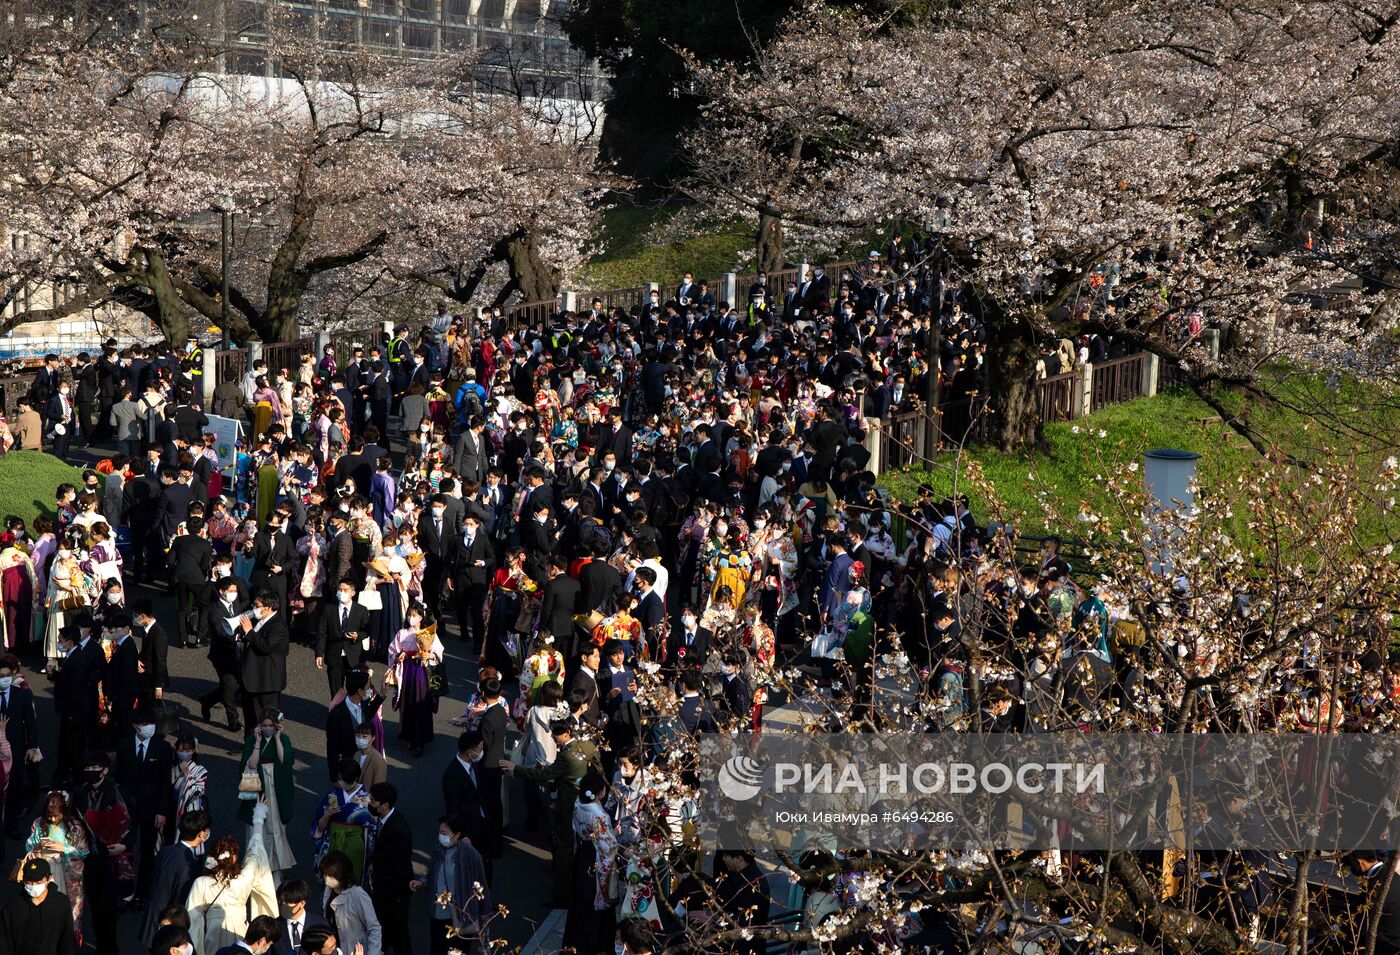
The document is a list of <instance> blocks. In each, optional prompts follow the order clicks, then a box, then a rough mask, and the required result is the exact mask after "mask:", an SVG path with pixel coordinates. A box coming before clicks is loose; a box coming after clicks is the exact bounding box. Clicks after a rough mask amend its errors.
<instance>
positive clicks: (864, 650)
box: [841, 610, 875, 667]
mask: <svg viewBox="0 0 1400 955" xmlns="http://www.w3.org/2000/svg"><path fill="white" fill-rule="evenodd" d="M874 634H875V621H874V620H872V619H871V618H870V614H868V613H866V612H865V611H864V610H858V611H856V612H855V613H854V614H852V615H851V623H850V626H849V627H847V628H846V639H845V642H843V643H842V644H841V650H842V652H843V653H844V654H845V655H846V662H847V663H849V664H850V665H851V666H853V667H854V666H865V665H866V664H868V663H869V662H870V651H871V646H872V644H873V643H874Z"/></svg>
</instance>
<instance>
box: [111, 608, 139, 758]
mask: <svg viewBox="0 0 1400 955" xmlns="http://www.w3.org/2000/svg"><path fill="white" fill-rule="evenodd" d="M103 629H104V630H109V631H111V633H112V638H113V640H114V641H115V642H114V644H113V648H112V658H111V659H110V660H108V661H107V665H106V666H105V667H104V668H103V671H102V693H103V695H104V696H106V697H107V699H109V700H111V701H112V736H114V737H115V738H117V739H121V738H122V737H124V736H127V735H129V734H130V733H131V711H132V710H133V709H135V708H136V691H137V689H138V686H139V683H140V669H141V667H140V657H141V653H140V651H139V650H138V649H137V647H136V641H135V640H134V639H133V638H132V636H131V616H130V615H129V614H127V613H125V612H122V613H117V614H113V615H112V616H111V617H109V618H108V619H107V620H106V621H104V622H103Z"/></svg>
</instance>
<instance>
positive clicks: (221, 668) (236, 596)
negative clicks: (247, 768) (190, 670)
mask: <svg viewBox="0 0 1400 955" xmlns="http://www.w3.org/2000/svg"><path fill="white" fill-rule="evenodd" d="M213 588H214V593H215V599H214V600H213V601H212V602H211V605H210V607H209V612H208V615H207V616H206V618H205V620H206V622H205V633H206V638H205V640H206V642H207V643H208V645H209V662H210V663H211V664H213V666H214V674H215V676H216V678H217V681H218V682H217V684H216V685H215V687H214V688H213V689H212V690H210V691H209V692H208V693H206V694H204V695H203V696H201V697H200V698H199V708H200V713H201V714H202V715H203V717H204V721H205V722H206V723H207V722H208V721H209V718H210V715H211V714H212V713H213V711H214V707H215V706H216V705H218V704H220V703H222V704H223V707H224V716H225V718H226V719H227V720H228V727H229V729H231V730H234V731H235V732H237V731H238V730H239V729H240V728H241V727H242V723H241V722H239V719H238V707H237V705H236V702H235V700H236V698H237V695H238V676H239V670H240V668H241V666H242V662H243V650H244V647H243V629H242V626H241V624H240V623H239V620H238V618H239V617H241V616H242V615H243V614H244V613H246V612H247V611H248V606H249V605H248V602H247V599H246V597H245V596H244V594H243V586H242V581H241V580H239V579H238V578H237V577H234V576H229V577H224V578H221V579H219V580H216V581H214V582H213ZM230 621H234V622H233V623H230ZM235 627H236V628H237V629H235Z"/></svg>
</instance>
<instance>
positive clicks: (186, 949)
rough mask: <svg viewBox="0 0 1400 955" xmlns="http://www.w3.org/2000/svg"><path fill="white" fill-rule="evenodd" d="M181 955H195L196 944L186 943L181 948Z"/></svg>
mask: <svg viewBox="0 0 1400 955" xmlns="http://www.w3.org/2000/svg"><path fill="white" fill-rule="evenodd" d="M180 955H194V942H186V943H185V944H184V945H181V946H180Z"/></svg>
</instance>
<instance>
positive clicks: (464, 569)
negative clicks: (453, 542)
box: [455, 527, 496, 587]
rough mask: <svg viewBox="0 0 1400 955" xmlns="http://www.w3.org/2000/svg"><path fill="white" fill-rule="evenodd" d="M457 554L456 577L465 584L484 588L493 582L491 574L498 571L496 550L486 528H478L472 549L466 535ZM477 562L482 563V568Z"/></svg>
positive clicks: (473, 538) (457, 549) (456, 550)
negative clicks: (468, 544) (488, 537)
mask: <svg viewBox="0 0 1400 955" xmlns="http://www.w3.org/2000/svg"><path fill="white" fill-rule="evenodd" d="M455 553H456V565H457V566H456V576H457V579H458V580H460V581H461V582H462V583H463V584H466V585H476V586H480V587H484V586H486V585H487V584H488V583H489V582H490V581H491V574H492V573H493V572H494V571H495V569H496V550H495V548H493V547H492V546H491V542H490V541H489V540H488V539H487V534H486V528H485V527H478V528H477V531H476V533H475V534H474V535H473V536H472V543H471V546H470V547H468V546H467V539H466V536H465V535H464V536H463V537H462V541H461V544H460V545H459V546H458V547H457V548H456V549H455ZM477 561H481V562H482V564H481V566H480V567H478V566H477V564H476V562H477Z"/></svg>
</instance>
